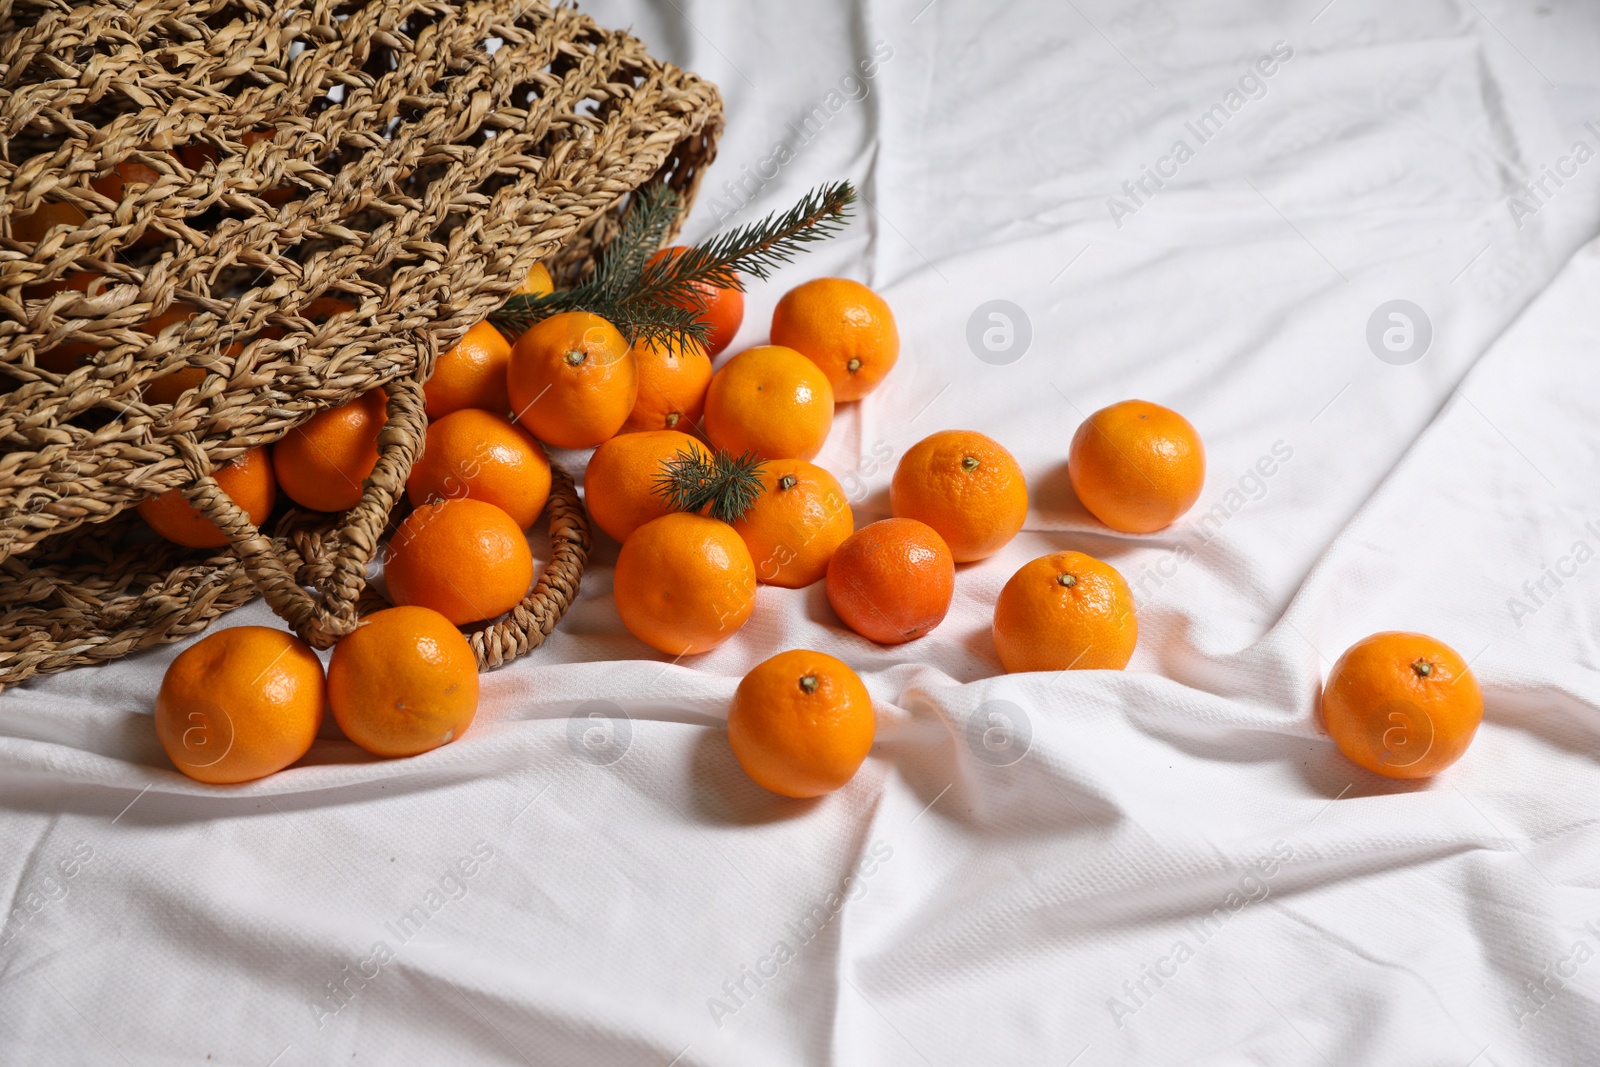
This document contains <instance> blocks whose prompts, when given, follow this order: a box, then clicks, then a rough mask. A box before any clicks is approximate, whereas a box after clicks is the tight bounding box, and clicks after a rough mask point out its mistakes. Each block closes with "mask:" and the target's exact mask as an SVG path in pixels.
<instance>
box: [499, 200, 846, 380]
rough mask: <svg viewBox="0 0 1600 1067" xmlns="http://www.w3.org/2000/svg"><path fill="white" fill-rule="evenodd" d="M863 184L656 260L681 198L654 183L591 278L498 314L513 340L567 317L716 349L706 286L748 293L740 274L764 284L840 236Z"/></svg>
mask: <svg viewBox="0 0 1600 1067" xmlns="http://www.w3.org/2000/svg"><path fill="white" fill-rule="evenodd" d="M855 198H856V191H855V187H854V186H852V185H851V184H850V183H849V182H835V183H833V184H831V185H826V186H822V187H819V188H817V189H814V190H812V191H811V192H810V193H808V194H807V195H806V196H805V197H804V198H803V199H802V200H801V201H800V202H799V203H798V204H796V205H795V206H794V207H792V208H790V209H789V210H788V211H785V212H783V213H781V214H778V213H774V214H772V215H768V216H767V217H766V218H764V219H762V220H761V221H759V222H753V223H749V224H747V225H744V226H740V227H738V228H736V229H733V230H730V231H729V232H727V233H725V234H722V235H721V236H718V237H713V238H711V239H710V240H708V241H704V242H702V243H700V244H698V245H695V246H694V247H693V248H691V249H689V250H687V251H686V252H684V253H683V254H682V255H678V256H665V257H663V258H661V259H660V260H657V261H656V262H655V263H651V262H650V257H651V256H653V255H655V253H656V252H657V251H659V250H660V248H661V244H662V242H663V241H665V240H666V235H667V232H668V231H669V230H670V229H671V227H672V223H673V221H674V220H675V219H676V218H677V215H678V207H679V200H678V194H677V193H676V192H674V191H673V190H672V189H671V187H669V186H666V185H656V186H651V187H649V188H646V189H643V190H641V191H640V192H639V193H638V194H636V196H635V199H634V200H633V202H632V204H631V205H630V207H629V210H628V213H627V215H626V216H625V217H624V219H623V223H622V226H621V227H620V229H619V230H618V232H617V235H616V237H615V238H614V239H613V240H612V241H611V242H610V243H609V244H608V245H607V246H606V251H605V255H604V256H603V257H602V259H601V261H600V263H599V265H598V266H597V267H596V268H595V271H594V273H593V274H592V275H591V276H590V277H589V278H588V279H587V280H585V281H584V282H582V283H581V284H579V285H576V286H574V287H572V288H571V289H562V290H558V291H556V292H554V293H547V294H545V295H543V296H527V295H517V296H513V297H511V298H510V299H509V300H507V301H506V303H505V306H504V307H502V308H501V309H500V310H499V311H497V312H495V313H494V314H493V315H491V316H490V321H491V322H493V323H494V325H495V326H496V327H498V328H499V329H500V330H501V332H502V333H505V334H506V335H507V336H508V337H515V336H516V335H517V334H519V333H521V332H522V331H524V330H526V329H527V328H528V327H529V326H532V325H533V324H534V323H536V322H539V321H540V320H542V319H547V318H549V317H550V316H552V315H556V314H559V313H561V312H564V311H587V312H590V313H592V314H595V315H599V316H600V317H602V318H604V319H606V320H608V321H609V322H610V323H611V324H612V325H614V326H615V327H616V328H617V329H618V330H619V331H620V332H621V333H622V335H623V336H624V337H626V338H627V339H628V342H629V343H630V344H632V343H636V342H638V341H641V340H644V341H652V342H655V343H657V344H660V345H663V346H665V347H667V348H669V349H671V350H673V351H676V352H681V351H682V350H683V349H684V348H685V347H687V346H688V345H689V344H691V343H693V344H698V345H700V346H701V347H704V346H706V345H707V344H709V343H710V339H711V327H710V324H709V323H707V322H705V321H703V320H702V319H701V315H702V314H704V312H705V309H706V293H705V287H706V286H712V287H715V288H718V289H738V290H740V291H741V292H742V291H743V290H744V281H743V279H742V278H741V277H740V275H742V274H749V275H752V276H754V277H756V278H761V279H766V278H768V277H770V276H771V274H772V272H773V271H774V270H776V269H777V268H778V267H780V266H783V265H784V264H786V263H790V262H792V261H793V260H794V258H795V256H796V255H798V254H799V253H801V252H803V251H805V250H806V246H807V245H808V244H811V243H813V242H815V241H821V240H825V239H826V238H829V237H831V236H833V235H834V234H835V233H837V232H838V231H839V229H840V228H841V227H843V225H844V221H845V219H847V218H848V217H849V208H850V205H851V204H852V203H854V202H855Z"/></svg>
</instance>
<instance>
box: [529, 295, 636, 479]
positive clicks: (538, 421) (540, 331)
mask: <svg viewBox="0 0 1600 1067" xmlns="http://www.w3.org/2000/svg"><path fill="white" fill-rule="evenodd" d="M506 381H507V384H508V386H509V390H510V394H511V409H512V411H513V412H515V413H516V418H517V421H518V422H520V423H522V425H523V426H525V427H527V428H528V430H529V432H531V433H532V434H533V435H534V436H535V437H537V438H538V439H539V440H541V441H544V442H546V443H548V444H551V445H554V446H555V447H557V448H593V447H594V446H595V445H598V444H600V443H601V442H602V441H605V440H606V439H608V438H610V437H611V436H613V435H614V434H615V433H616V432H617V431H618V430H620V429H622V424H623V423H624V422H626V421H628V413H629V412H631V411H632V410H633V405H634V402H635V401H637V400H638V399H639V369H638V364H637V363H636V362H635V361H634V358H633V353H632V351H630V350H629V346H628V342H627V341H625V340H624V339H623V337H622V334H620V333H618V332H617V328H616V327H615V326H613V325H611V323H609V322H607V321H606V320H605V319H603V318H601V317H600V316H599V315H591V314H589V313H588V312H586V311H566V312H562V313H561V314H559V315H552V316H551V317H550V318H548V319H544V320H543V321H541V322H536V323H534V324H533V325H532V326H530V327H528V329H527V330H526V331H525V332H524V333H523V335H522V336H521V337H519V338H517V343H516V345H515V347H513V348H512V350H511V363H510V368H509V371H508V373H507V377H506Z"/></svg>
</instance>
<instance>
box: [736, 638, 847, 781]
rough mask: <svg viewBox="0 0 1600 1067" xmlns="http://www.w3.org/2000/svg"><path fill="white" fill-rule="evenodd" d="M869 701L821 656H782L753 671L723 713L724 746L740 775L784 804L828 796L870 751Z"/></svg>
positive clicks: (843, 669)
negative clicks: (787, 799) (725, 716)
mask: <svg viewBox="0 0 1600 1067" xmlns="http://www.w3.org/2000/svg"><path fill="white" fill-rule="evenodd" d="M876 731H877V719H876V718H875V717H874V715H873V713H872V696H871V694H869V693H868V692H867V687H866V686H865V685H863V684H862V682H861V678H860V677H859V676H858V675H857V674H856V672H855V671H853V670H851V669H850V667H849V665H848V664H845V663H844V662H842V661H840V660H837V659H835V658H834V657H832V656H830V655H827V654H826V653H823V652H812V651H809V650H807V649H795V650H793V651H791V652H780V653H778V654H777V655H776V656H773V657H772V658H771V659H769V660H767V661H765V662H763V663H760V664H758V665H757V666H756V667H754V668H752V669H751V671H750V673H749V674H746V675H745V676H744V680H743V681H741V682H740V683H739V688H738V689H737V690H735V691H734V695H733V706H732V707H730V708H729V709H728V744H729V745H730V746H731V747H732V748H733V755H734V758H735V759H737V760H738V761H739V766H741V767H743V768H744V772H745V773H746V774H748V775H749V776H750V777H751V779H752V780H753V781H754V782H755V783H756V784H757V785H759V786H761V787H762V788H763V789H767V790H770V791H772V792H774V793H777V794H779V795H781V796H786V797H800V798H804V797H816V796H821V795H822V794H824V793H831V792H833V791H834V790H835V789H838V788H839V787H840V786H842V785H844V784H845V783H846V782H848V781H850V779H851V778H853V777H854V776H855V773H856V771H857V770H859V769H860V767H861V764H862V762H863V761H865V760H866V758H867V753H868V752H870V751H871V750H872V739H873V736H874V734H875V733H876Z"/></svg>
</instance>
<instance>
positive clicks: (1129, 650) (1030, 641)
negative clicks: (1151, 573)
mask: <svg viewBox="0 0 1600 1067" xmlns="http://www.w3.org/2000/svg"><path fill="white" fill-rule="evenodd" d="M1138 640H1139V620H1138V617H1137V616H1136V615H1135V613H1134V610H1133V592H1132V591H1131V590H1130V589H1129V588H1128V583H1127V582H1126V581H1124V580H1123V577H1122V575H1121V574H1119V573H1118V572H1117V570H1116V568H1115V567H1112V566H1110V565H1109V564H1106V563H1102V562H1101V561H1100V560H1097V559H1095V558H1094V557H1092V556H1086V555H1084V554H1083V553H1082V552H1055V553H1052V554H1051V555H1048V556H1041V557H1039V558H1038V559H1036V560H1034V561H1032V562H1031V563H1026V564H1024V565H1023V566H1022V568H1021V569H1020V570H1018V571H1017V573H1015V574H1013V575H1012V576H1011V580H1010V581H1008V582H1007V583H1006V584H1005V588H1003V589H1001V590H1000V596H999V599H997V600H996V601H995V605H994V644H995V649H996V651H998V652H999V653H1000V662H1001V663H1002V664H1004V665H1005V668H1006V670H1007V671H1062V670H1068V669H1076V670H1113V671H1120V670H1121V669H1122V668H1124V667H1126V666H1127V665H1128V660H1129V659H1131V658H1132V657H1133V646H1134V644H1135V643H1136V642H1137V641H1138Z"/></svg>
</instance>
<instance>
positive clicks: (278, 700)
mask: <svg viewBox="0 0 1600 1067" xmlns="http://www.w3.org/2000/svg"><path fill="white" fill-rule="evenodd" d="M326 700H327V696H326V685H325V682H324V679H323V674H322V661H321V660H319V659H317V654H316V653H315V652H313V651H311V646H310V645H307V644H306V643H305V642H304V641H302V640H300V639H299V638H298V637H296V636H295V635H294V634H291V633H287V632H285V631H283V630H274V629H271V628H270V627H266V626H232V627H229V628H228V629H225V630H218V631H216V632H215V633H212V634H208V635H207V636H205V637H203V638H201V639H200V640H199V641H197V642H196V643H195V644H193V645H191V646H190V647H188V648H186V649H184V650H183V652H181V653H179V655H178V658H177V659H175V660H173V661H172V663H171V665H170V666H168V667H167V673H166V674H165V675H164V676H163V677H162V679H161V691H160V692H159V693H157V694H156V712H155V724H156V736H157V737H159V738H160V739H161V747H162V748H164V749H166V750H167V755H168V756H169V757H170V758H171V759H172V762H173V763H174V764H175V765H176V766H177V768H178V770H180V771H182V772H183V773H184V774H186V775H188V776H189V777H190V778H193V779H195V780H196V781H200V782H209V783H213V784H219V785H231V784H233V783H236V782H248V781H251V780H252V779H255V778H264V777H266V776H267V775H269V774H274V773H276V772H277V771H281V770H283V769H284V768H285V767H287V766H289V764H291V763H294V762H295V761H296V760H298V759H300V757H302V756H304V755H305V754H306V753H307V752H309V751H310V750H311V743H312V741H314V740H316V736H317V727H318V726H320V725H321V724H322V709H323V705H324V704H325V703H326Z"/></svg>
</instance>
